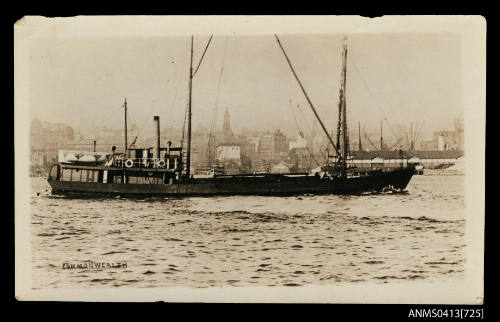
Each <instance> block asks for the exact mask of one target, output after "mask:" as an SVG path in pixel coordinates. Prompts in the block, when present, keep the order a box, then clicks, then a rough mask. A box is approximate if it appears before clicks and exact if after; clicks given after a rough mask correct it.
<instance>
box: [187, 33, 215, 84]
mask: <svg viewBox="0 0 500 322" xmlns="http://www.w3.org/2000/svg"><path fill="white" fill-rule="evenodd" d="M213 36H214V35H210V38H209V39H208V42H207V45H206V46H205V50H203V54H202V55H201V58H200V62H199V63H198V66H196V68H195V70H194V72H193V76H192V77H194V75H196V72H197V71H198V68H200V65H201V62H202V61H203V57H205V53H206V52H207V49H208V46H209V45H210V42H211V41H212V37H213Z"/></svg>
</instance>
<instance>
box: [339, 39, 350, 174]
mask: <svg viewBox="0 0 500 322" xmlns="http://www.w3.org/2000/svg"><path fill="white" fill-rule="evenodd" d="M346 83H347V37H345V38H344V50H343V52H342V85H341V92H340V95H341V101H342V141H343V147H342V169H343V175H345V170H346V166H347V154H348V153H349V138H348V137H347V112H346Z"/></svg>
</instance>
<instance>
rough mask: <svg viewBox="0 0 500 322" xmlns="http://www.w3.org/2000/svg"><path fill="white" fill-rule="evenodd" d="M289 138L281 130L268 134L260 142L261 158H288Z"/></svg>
mask: <svg viewBox="0 0 500 322" xmlns="http://www.w3.org/2000/svg"><path fill="white" fill-rule="evenodd" d="M288 148H289V145H288V138H287V137H286V135H285V134H283V133H282V132H281V131H280V130H276V131H275V132H274V133H272V134H271V133H269V132H267V133H266V134H264V135H262V136H261V137H260V140H259V147H258V150H259V156H260V158H261V159H264V160H276V159H280V158H287V157H288Z"/></svg>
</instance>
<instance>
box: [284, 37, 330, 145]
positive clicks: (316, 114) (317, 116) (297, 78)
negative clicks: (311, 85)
mask: <svg viewBox="0 0 500 322" xmlns="http://www.w3.org/2000/svg"><path fill="white" fill-rule="evenodd" d="M274 37H276V41H277V42H278V45H279V47H280V48H281V51H282V52H283V55H284V56H285V59H286V61H287V63H288V66H290V69H291V70H292V73H293V76H295V79H296V80H297V83H298V84H299V86H300V89H301V90H302V93H304V96H305V97H306V100H307V103H309V106H310V107H311V110H312V111H313V113H314V115H315V116H316V119H318V122H319V124H320V125H321V128H322V129H323V131H324V132H325V134H326V136H327V137H328V140H329V141H330V144H331V145H332V146H333V148H334V149H335V152H337V154H339V151H338V149H337V147H336V146H335V143H333V140H332V138H331V136H330V134H328V130H327V129H326V127H325V125H324V124H323V121H321V119H320V117H319V115H318V113H317V112H316V109H315V108H314V105H313V104H312V102H311V99H310V98H309V95H307V92H306V90H305V89H304V86H303V85H302V83H301V81H300V79H299V77H298V76H297V73H295V70H294V69H293V66H292V63H291V62H290V59H289V58H288V56H287V54H286V52H285V49H284V48H283V46H282V45H281V42H280V39H279V38H278V35H276V34H275V35H274Z"/></svg>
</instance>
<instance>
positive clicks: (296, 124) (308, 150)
mask: <svg viewBox="0 0 500 322" xmlns="http://www.w3.org/2000/svg"><path fill="white" fill-rule="evenodd" d="M291 101H292V100H291V99H290V103H291ZM289 106H290V108H291V104H290V105H289ZM297 108H298V109H300V106H299V105H298V104H297ZM292 116H293V120H294V121H295V126H297V130H299V133H300V135H301V136H302V137H304V133H302V130H301V129H300V127H299V123H298V122H297V118H296V117H295V113H293V110H292ZM306 150H307V153H309V156H310V157H311V159H313V160H314V163H316V165H317V166H320V164H319V162H318V161H317V160H316V158H315V157H314V155H313V154H312V152H311V150H310V149H309V146H308V145H307V144H306ZM320 152H321V150H320ZM321 154H323V152H321Z"/></svg>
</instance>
